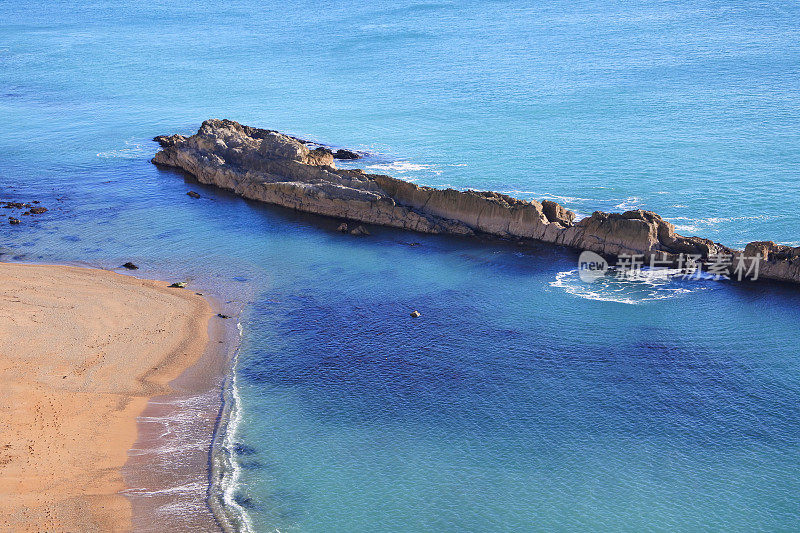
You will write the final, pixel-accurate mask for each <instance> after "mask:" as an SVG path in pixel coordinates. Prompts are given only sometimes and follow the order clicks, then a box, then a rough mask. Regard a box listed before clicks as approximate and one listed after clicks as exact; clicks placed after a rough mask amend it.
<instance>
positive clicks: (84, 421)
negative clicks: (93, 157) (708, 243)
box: [0, 263, 212, 531]
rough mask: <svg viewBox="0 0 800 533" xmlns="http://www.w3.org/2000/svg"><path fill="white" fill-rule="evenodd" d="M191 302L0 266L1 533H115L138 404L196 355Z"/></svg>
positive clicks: (195, 314) (113, 279)
mask: <svg viewBox="0 0 800 533" xmlns="http://www.w3.org/2000/svg"><path fill="white" fill-rule="evenodd" d="M211 316H212V311H211V307H210V306H209V304H208V303H207V302H206V301H205V300H204V299H203V298H202V297H201V296H197V295H195V294H194V292H193V291H189V290H184V289H170V288H167V287H166V283H164V282H155V281H148V280H139V279H136V278H132V277H129V276H123V275H121V274H116V273H113V272H108V271H103V270H92V269H84V268H77V267H67V266H43V265H21V264H8V263H0V380H2V381H0V383H1V384H2V388H0V531H125V530H128V529H130V526H131V504H130V502H129V500H128V499H127V498H126V497H125V496H123V495H122V494H120V491H121V490H123V489H124V488H125V485H124V483H123V477H122V472H121V468H122V466H123V465H124V464H125V463H126V461H127V459H128V450H129V449H130V448H131V447H132V446H133V444H134V442H135V441H136V438H137V417H138V416H139V414H140V413H142V411H143V410H144V409H145V407H146V405H147V402H148V398H149V397H151V396H154V395H158V394H164V393H167V392H169V387H168V385H167V383H169V382H170V381H171V380H172V379H174V378H175V377H177V376H178V375H180V374H181V372H182V371H183V370H184V369H185V368H186V367H187V366H189V365H191V364H192V363H193V362H194V361H196V360H197V359H198V358H199V357H200V356H201V355H202V354H203V351H204V348H205V346H206V342H207V339H208V333H207V327H208V323H209V319H210V318H211Z"/></svg>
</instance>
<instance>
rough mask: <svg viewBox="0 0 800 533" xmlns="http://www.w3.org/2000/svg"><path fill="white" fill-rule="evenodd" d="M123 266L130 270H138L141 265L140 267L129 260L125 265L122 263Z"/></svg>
mask: <svg viewBox="0 0 800 533" xmlns="http://www.w3.org/2000/svg"><path fill="white" fill-rule="evenodd" d="M122 268H127V269H128V270H138V269H139V267H138V266H136V265H134V264H133V263H131V262H130V261H128V262H127V263H125V264H124V265H122Z"/></svg>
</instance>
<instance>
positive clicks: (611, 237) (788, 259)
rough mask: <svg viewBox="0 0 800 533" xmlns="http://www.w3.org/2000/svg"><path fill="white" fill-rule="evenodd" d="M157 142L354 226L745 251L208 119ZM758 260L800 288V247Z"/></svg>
mask: <svg viewBox="0 0 800 533" xmlns="http://www.w3.org/2000/svg"><path fill="white" fill-rule="evenodd" d="M154 140H156V141H157V142H158V143H159V144H160V145H161V147H162V149H161V150H160V151H159V152H158V153H157V154H156V155H155V157H154V158H153V163H155V164H158V165H164V166H169V167H177V168H180V169H183V170H184V171H186V172H188V173H190V174H192V175H193V176H195V177H196V178H197V180H198V181H200V182H202V183H206V184H210V185H216V186H218V187H222V188H225V189H229V190H232V191H234V192H235V193H237V194H239V195H241V196H243V197H245V198H249V199H252V200H260V201H263V202H267V203H271V204H277V205H281V206H284V207H290V208H293V209H297V210H298V211H305V212H310V213H316V214H320V215H327V216H331V217H336V218H340V219H346V220H349V221H357V222H364V223H370V224H378V225H383V226H392V227H397V228H403V229H407V230H413V231H419V232H424V233H447V234H455V235H474V234H476V233H482V234H489V235H495V236H498V237H502V238H512V239H515V240H519V239H533V240H537V241H543V242H548V243H554V244H559V245H563V246H568V247H571V248H576V249H580V250H591V251H593V252H597V253H599V254H601V255H604V256H607V257H619V256H621V255H642V256H643V257H644V260H645V261H649V260H650V259H651V258H656V259H658V260H659V261H664V262H672V263H673V264H677V263H678V262H679V260H680V259H679V258H680V257H681V255H682V254H683V256H687V255H691V256H694V257H695V258H697V260H699V261H700V262H711V261H712V260H714V259H715V258H717V257H728V258H729V259H731V260H732V259H733V258H735V257H737V256H741V255H742V253H743V252H741V251H738V250H732V249H730V248H727V247H725V246H723V245H721V244H718V243H715V242H713V241H710V240H708V239H702V238H700V237H684V236H682V235H678V234H677V233H675V230H674V227H673V226H672V224H670V223H669V222H667V221H665V220H663V219H662V218H661V217H660V216H659V215H657V214H655V213H652V212H649V211H642V210H638V211H627V212H625V213H621V214H619V213H603V212H601V211H596V212H595V213H593V214H592V215H591V216H590V217H587V218H584V219H583V220H580V221H578V222H575V214H574V213H573V212H571V211H569V210H568V209H565V208H564V207H562V206H561V205H559V204H557V203H556V202H552V201H549V200H545V201H543V202H541V203H540V202H537V201H527V200H519V199H517V198H512V197H511V196H508V195H505V194H500V193H496V192H480V191H472V190H467V191H457V190H454V189H434V188H431V187H421V186H418V185H414V184H413V183H409V182H407V181H403V180H399V179H396V178H392V177H390V176H384V175H380V174H366V173H364V172H363V171H362V170H359V169H337V168H336V166H335V161H334V159H335V158H336V157H341V156H340V155H339V154H340V153H343V151H342V150H339V151H337V152H336V153H334V152H332V151H331V150H330V149H329V148H327V147H323V146H320V147H317V148H314V149H311V148H309V146H308V145H309V144H312V143H309V142H308V141H304V140H302V139H298V138H296V137H291V136H288V135H284V134H281V133H279V132H276V131H274V130H265V129H260V128H253V127H250V126H243V125H241V124H239V123H237V122H234V121H231V120H217V119H212V120H207V121H205V122H203V124H202V126H201V127H200V129H199V130H198V132H197V134H195V135H192V136H190V137H184V136H182V135H171V136H163V135H162V136H158V137H156V138H155V139H154ZM351 153H352V154H355V152H351ZM355 155H358V154H355ZM344 227H345V228H346V226H344ZM340 228H341V226H340ZM340 230H341V229H340ZM345 231H346V230H345ZM755 253H760V254H764V255H762V257H763V258H762V259H761V260H760V262H759V267H760V269H759V270H760V272H759V274H760V276H761V277H768V278H773V279H779V280H786V281H794V282H800V248H790V247H787V246H780V245H776V244H774V243H772V242H758V243H750V244H749V245H748V246H747V248H746V249H745V251H744V254H745V255H746V256H748V255H754V254H755ZM660 264H663V263H660Z"/></svg>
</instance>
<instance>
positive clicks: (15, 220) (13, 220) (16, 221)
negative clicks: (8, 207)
mask: <svg viewBox="0 0 800 533" xmlns="http://www.w3.org/2000/svg"><path fill="white" fill-rule="evenodd" d="M8 223H9V224H11V225H12V226H15V225H17V224H19V219H18V218H14V217H8Z"/></svg>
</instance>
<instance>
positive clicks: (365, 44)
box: [0, 1, 800, 531]
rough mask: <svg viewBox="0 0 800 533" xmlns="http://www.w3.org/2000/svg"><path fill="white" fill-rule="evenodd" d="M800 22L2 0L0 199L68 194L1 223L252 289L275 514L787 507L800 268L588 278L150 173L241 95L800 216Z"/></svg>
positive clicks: (500, 248)
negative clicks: (638, 279)
mask: <svg viewBox="0 0 800 533" xmlns="http://www.w3.org/2000/svg"><path fill="white" fill-rule="evenodd" d="M799 22H800V9H798V7H797V5H796V4H794V3H789V2H777V3H776V2H769V3H768V2H712V3H708V2H705V3H699V2H685V1H683V2H670V3H660V2H659V3H656V2H643V3H639V4H636V5H631V4H629V3H612V4H606V3H602V4H601V3H599V2H578V3H574V2H573V3H567V2H557V3H555V4H549V5H547V6H544V5H531V4H529V3H528V4H524V3H520V2H460V3H448V2H442V3H412V2H393V3H391V4H389V3H381V2H378V3H372V4H370V5H369V6H363V5H359V4H355V3H350V2H348V3H344V4H342V3H339V4H337V5H332V4H328V3H322V4H320V3H315V4H307V3H296V2H284V3H282V4H280V5H277V6H270V7H268V8H267V7H263V6H256V5H255V4H254V3H252V2H233V3H229V5H228V6H227V7H225V8H224V9H223V8H221V7H219V6H217V5H216V4H214V3H207V4H202V5H199V6H198V5H193V6H188V5H187V6H181V5H174V4H168V5H162V4H156V3H154V2H140V3H138V4H136V5H135V6H130V5H125V4H122V3H107V2H104V3H89V4H85V5H83V6H78V7H75V6H72V5H71V4H68V3H58V2H54V3H48V4H47V5H46V6H41V7H23V6H20V5H19V4H18V3H10V2H0V80H2V81H0V116H2V117H4V118H5V122H4V123H5V125H6V127H5V128H4V129H3V130H2V132H0V154H2V157H0V196H2V197H3V199H18V200H25V201H28V200H32V199H38V200H40V201H41V202H42V205H45V206H47V207H49V208H50V211H49V212H48V213H47V214H45V215H41V216H39V217H35V218H33V217H31V218H29V217H24V220H23V224H22V225H20V226H16V227H11V226H8V225H5V224H2V225H0V246H2V247H3V250H4V251H5V252H6V253H5V255H3V256H2V258H3V259H5V260H8V259H10V258H15V259H17V260H28V261H59V262H61V261H86V262H88V263H90V264H99V265H104V266H109V267H112V266H116V265H119V264H121V263H123V262H125V261H128V260H132V261H134V262H136V263H138V264H140V265H141V266H142V270H140V271H139V272H140V273H142V274H143V275H148V273H150V274H151V275H156V274H159V275H160V274H163V273H165V272H167V273H172V275H173V276H174V277H175V279H187V280H190V281H192V280H194V281H196V282H198V283H201V284H208V283H215V284H216V285H217V286H218V287H219V291H220V292H221V293H222V294H223V295H226V296H227V297H228V298H230V299H232V300H236V299H239V300H244V301H245V302H248V303H247V305H246V307H245V311H244V314H243V316H242V327H243V334H244V337H243V346H242V351H241V358H240V364H239V366H238V368H237V383H238V385H239V391H238V392H239V396H240V398H241V413H242V422H241V424H240V426H239V427H238V431H237V434H236V435H235V437H236V442H238V445H237V446H236V450H237V452H236V453H237V457H238V462H239V464H240V466H241V473H240V478H239V481H240V485H239V486H238V487H236V490H235V494H236V500H237V501H238V502H239V504H240V505H241V506H242V507H243V508H244V509H245V510H246V512H247V514H248V517H249V520H250V521H251V523H252V525H253V527H254V528H255V529H257V530H260V531H261V530H264V531H268V530H281V531H286V530H300V531H331V530H350V531H353V530H375V529H379V530H394V531H408V530H437V531H438V530H453V531H456V530H498V529H501V530H515V529H516V530H518V529H526V530H530V529H540V530H553V529H557V530H586V529H593V530H599V529H602V530H608V529H614V530H619V529H623V530H637V531H638V530H697V529H725V530H754V529H766V530H780V529H782V530H788V529H792V528H793V527H794V526H795V525H796V523H797V521H798V519H800V516H798V515H799V514H800V513H798V510H797V496H796V495H797V494H798V493H799V492H800V481H798V479H800V477H799V476H798V473H800V459H798V457H800V455H799V454H798V452H799V451H800V412H798V410H797V407H796V406H797V401H798V399H800V373H798V364H800V357H798V352H797V349H796V348H794V346H793V345H792V339H793V338H794V337H795V336H796V335H795V333H796V330H797V324H798V319H799V318H800V311H798V309H800V306H798V304H799V303H800V292H798V290H797V289H796V288H792V287H787V286H780V285H757V286H750V285H743V286H733V285H730V284H726V283H720V282H713V281H696V282H688V281H679V280H672V281H669V282H666V283H654V284H641V283H640V284H636V283H633V282H631V283H620V282H612V281H609V282H608V283H603V284H600V285H592V286H586V285H583V284H581V282H580V281H579V280H577V279H576V277H575V275H574V273H573V272H572V271H573V270H574V269H575V266H576V254H574V253H573V252H570V251H567V250H561V249H556V248H552V247H545V246H542V247H528V248H518V247H516V246H510V245H506V244H503V243H498V242H488V243H481V242H476V241H472V240H465V239H455V238H441V237H431V236H424V235H415V234H409V233H402V232H398V231H394V230H389V229H381V228H373V229H372V232H373V236H372V237H370V238H365V239H357V238H351V237H350V236H343V235H341V234H339V233H337V232H336V231H335V227H336V225H337V222H336V221H332V220H326V219H322V218H318V217H309V216H304V215H298V214H295V213H292V212H289V211H287V210H283V209H277V208H271V207H268V206H263V205H258V204H255V203H251V202H246V201H244V200H241V199H239V198H235V197H233V196H232V195H230V194H227V193H224V192H221V191H216V190H213V189H210V188H206V187H203V186H200V185H197V184H192V183H189V182H187V181H186V180H185V179H184V178H183V177H181V176H179V175H177V174H175V173H173V172H169V171H164V170H158V169H156V168H155V167H153V166H152V165H151V164H150V163H149V158H150V157H152V154H153V153H154V152H155V150H156V146H155V144H154V143H153V142H151V141H150V140H149V139H150V138H151V137H152V136H154V135H156V134H162V133H173V132H182V133H190V132H192V131H193V130H194V129H196V128H197V126H198V125H199V123H200V122H201V121H202V120H203V119H205V118H209V117H212V116H213V117H227V118H233V119H237V120H241V121H243V122H245V123H249V124H253V125H258V126H263V127H269V128H274V129H280V130H284V131H288V132H292V133H295V134H298V135H303V136H306V137H311V138H315V139H318V140H321V141H325V142H328V143H331V144H335V145H341V146H347V147H350V148H360V149H367V150H370V151H371V152H372V153H373V154H374V156H373V157H371V158H370V159H369V160H367V161H362V162H360V163H358V164H359V165H361V166H364V167H368V168H369V169H371V170H376V171H382V172H387V173H390V174H393V175H396V176H399V177H404V178H407V179H413V180H416V181H417V182H418V183H424V184H429V185H436V186H453V187H472V188H478V189H493V190H500V191H505V192H509V193H511V194H514V195H516V196H519V197H522V198H538V199H541V198H553V199H556V200H558V201H560V202H562V203H563V204H564V205H566V206H567V207H569V208H571V209H574V210H576V211H577V212H578V213H580V214H584V215H586V214H589V213H591V212H592V211H594V210H596V209H603V210H623V209H630V208H638V207H641V208H646V209H652V210H655V211H657V212H659V213H661V214H662V215H663V216H665V217H667V218H668V219H670V220H672V221H673V222H674V223H675V224H676V227H677V228H678V230H679V231H681V232H683V233H686V234H700V235H702V236H707V237H711V238H714V239H715V240H718V241H720V242H723V243H724V244H728V245H741V244H743V243H745V242H748V241H750V240H755V239H760V238H771V239H773V240H776V241H780V242H786V243H792V242H795V243H796V242H797V240H798V238H799V237H798V234H800V232H799V231H798V229H800V223H799V222H798V221H800V207H798V205H797V202H795V201H794V200H795V199H796V197H797V194H798V192H800V190H798V185H797V176H798V175H799V174H800V166H799V165H800V163H799V162H800V133H799V132H800V105H799V104H800V91H799V90H798V87H800V68H798V67H800V53H798V52H800V45H798V43H800V39H798V32H800V30H799V29H798V28H800V24H798V23H799ZM188 190H196V191H198V192H200V193H201V195H202V196H203V197H202V198H201V199H200V200H193V199H191V198H189V197H187V196H186V195H185V193H186V191H188ZM410 243H419V245H416V246H409V244H410ZM253 294H255V296H252V295H253ZM413 309H418V310H419V311H420V312H421V313H422V317H421V318H420V319H418V320H412V319H410V318H409V316H408V313H409V312H410V311H411V310H413Z"/></svg>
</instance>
